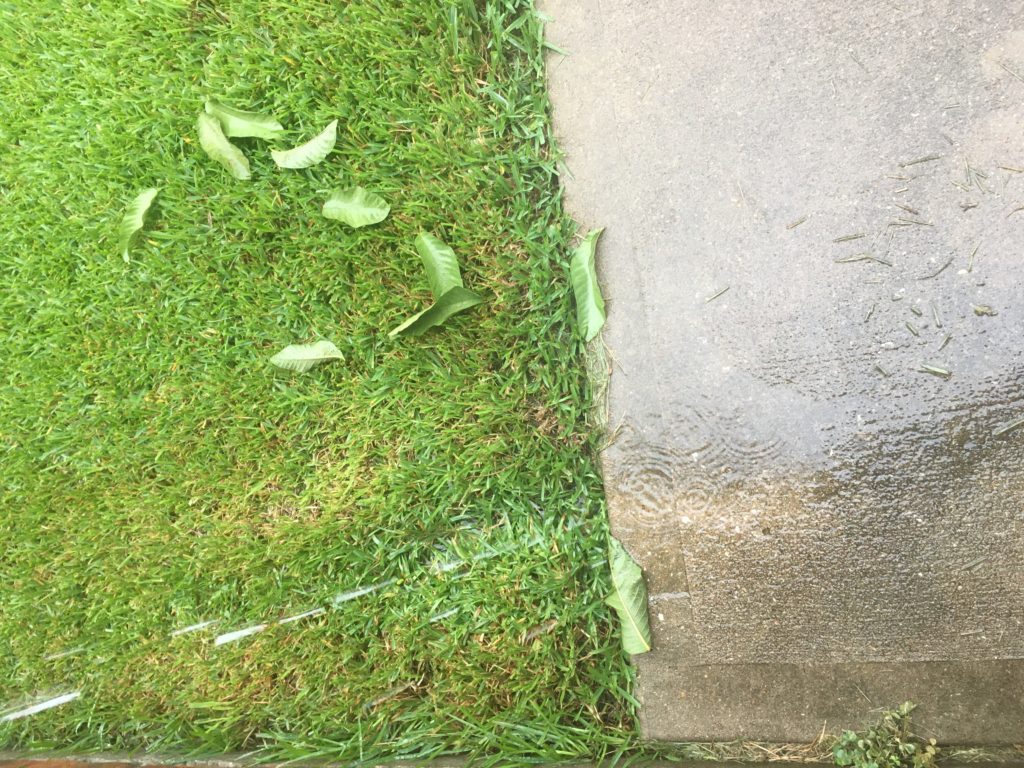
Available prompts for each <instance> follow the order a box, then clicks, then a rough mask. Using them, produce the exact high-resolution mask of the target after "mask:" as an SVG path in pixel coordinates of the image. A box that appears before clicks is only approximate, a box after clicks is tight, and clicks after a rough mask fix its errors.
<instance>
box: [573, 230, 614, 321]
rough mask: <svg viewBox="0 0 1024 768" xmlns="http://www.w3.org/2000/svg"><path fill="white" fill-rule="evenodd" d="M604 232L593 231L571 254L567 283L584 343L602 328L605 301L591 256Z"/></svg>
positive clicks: (592, 256)
mask: <svg viewBox="0 0 1024 768" xmlns="http://www.w3.org/2000/svg"><path fill="white" fill-rule="evenodd" d="M602 232H604V229H603V228H602V229H595V230H594V231H592V232H591V233H590V234H588V235H587V236H586V237H585V238H583V242H581V243H580V244H579V245H578V246H577V247H576V250H575V251H574V252H573V254H572V260H571V261H570V263H569V280H570V282H571V283H572V291H573V293H574V294H575V295H576V325H577V327H578V328H579V330H580V333H581V334H582V336H583V339H584V341H590V340H591V339H593V338H594V337H595V336H597V334H598V333H599V332H600V330H601V327H602V326H603V325H604V318H605V315H604V298H603V297H602V296H601V286H600V285H598V282H597V269H596V268H595V267H594V255H595V253H596V251H597V239H598V238H599V237H601V233H602Z"/></svg>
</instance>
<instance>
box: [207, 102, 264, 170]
mask: <svg viewBox="0 0 1024 768" xmlns="http://www.w3.org/2000/svg"><path fill="white" fill-rule="evenodd" d="M197 126H198V128H199V146H201V147H202V148H203V151H204V152H205V153H206V154H207V155H209V156H210V159H211V160H216V161H217V162H218V163H220V164H221V165H223V166H224V167H225V168H227V169H228V173H230V174H231V175H232V176H234V177H235V178H236V179H239V180H240V181H246V180H247V179H250V178H252V173H251V172H250V171H249V160H248V159H247V158H246V156H245V155H243V154H242V150H240V149H239V148H238V147H236V146H235V145H234V144H232V143H231V142H230V141H228V139H227V137H226V136H225V135H224V131H223V130H221V127H220V121H219V120H217V118H215V117H213V116H212V115H208V114H206V113H205V112H202V113H200V115H199V120H198V123H197Z"/></svg>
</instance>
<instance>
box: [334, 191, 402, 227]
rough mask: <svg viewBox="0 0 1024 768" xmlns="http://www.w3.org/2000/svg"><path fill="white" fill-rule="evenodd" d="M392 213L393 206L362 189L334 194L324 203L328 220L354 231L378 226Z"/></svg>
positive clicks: (378, 196)
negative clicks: (337, 222) (342, 224)
mask: <svg viewBox="0 0 1024 768" xmlns="http://www.w3.org/2000/svg"><path fill="white" fill-rule="evenodd" d="M389 213H391V206H390V205H388V204H387V202H386V201H385V200H384V198H383V197H381V196H380V195H375V194H374V193H373V192H368V191H367V190H365V189H363V188H362V187H352V188H351V189H343V190H339V191H337V192H332V193H331V196H330V197H329V198H327V202H325V203H324V209H323V214H324V216H325V217H326V218H328V219H334V220H335V221H341V222H343V223H345V224H348V225H349V226H350V227H352V228H353V229H359V228H360V227H368V226H370V225H371V224H378V223H380V222H382V221H384V219H386V218H387V217H388V214H389Z"/></svg>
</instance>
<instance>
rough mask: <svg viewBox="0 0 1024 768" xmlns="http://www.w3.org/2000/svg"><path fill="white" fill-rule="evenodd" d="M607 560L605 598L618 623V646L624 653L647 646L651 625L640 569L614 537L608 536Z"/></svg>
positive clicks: (648, 647) (636, 652)
mask: <svg viewBox="0 0 1024 768" xmlns="http://www.w3.org/2000/svg"><path fill="white" fill-rule="evenodd" d="M608 564H609V565H610V566H611V571H612V592H611V594H610V595H608V597H607V598H606V599H605V602H606V603H607V604H608V605H610V606H611V607H612V608H614V609H615V612H616V613H617V614H618V616H619V623H620V624H621V625H622V648H623V650H624V651H625V652H626V653H630V654H638V653H647V651H649V650H651V625H650V623H649V621H648V618H647V586H646V585H645V584H644V575H643V571H641V570H640V566H639V565H637V564H636V561H634V560H633V558H632V557H630V555H629V552H627V551H626V549H625V547H623V546H622V544H620V543H619V542H618V540H617V539H613V538H611V537H609V539H608Z"/></svg>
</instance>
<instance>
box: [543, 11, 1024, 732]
mask: <svg viewBox="0 0 1024 768" xmlns="http://www.w3.org/2000/svg"><path fill="white" fill-rule="evenodd" d="M544 5H545V8H544V10H545V12H546V13H547V14H548V15H549V16H550V17H551V19H552V21H551V23H550V24H549V27H548V37H549V39H550V40H551V42H552V43H553V44H554V45H555V46H557V47H559V48H560V49H564V50H565V51H567V53H568V55H567V56H562V55H560V54H557V55H552V57H551V60H550V62H549V72H550V77H551V88H552V96H553V99H554V104H555V123H556V130H557V133H558V135H559V138H560V140H561V144H562V148H563V150H565V152H566V154H567V157H566V170H565V174H564V177H563V181H564V184H565V188H566V194H567V200H568V203H569V206H570V209H571V211H572V212H573V214H574V215H575V216H576V217H577V219H578V220H579V221H580V222H581V224H582V225H583V227H584V228H590V227H597V226H604V227H606V228H607V229H606V232H605V235H604V237H603V239H602V243H601V246H600V248H599V254H598V262H599V272H600V274H601V278H602V282H603V284H604V287H605V296H606V299H607V301H608V310H609V318H608V324H607V328H606V332H605V342H606V343H607V345H608V347H609V349H610V359H611V365H610V369H611V382H610V388H609V409H610V413H609V414H608V424H609V428H610V431H612V437H613V439H612V440H611V444H610V445H609V447H608V448H607V450H606V451H605V454H604V469H605V479H606V486H607V493H608V497H609V505H610V514H611V518H612V525H613V529H614V531H615V533H616V535H617V536H618V537H619V538H620V539H621V540H622V541H623V542H624V544H625V545H626V547H627V548H628V549H629V550H630V552H631V553H632V554H633V555H634V557H635V558H636V559H637V560H638V562H639V563H640V564H641V565H642V566H643V568H644V570H645V576H646V578H647V581H648V589H649V593H650V608H651V624H652V629H653V633H654V646H655V647H654V650H653V651H652V652H651V653H650V654H647V655H645V656H642V657H637V659H636V663H637V665H638V670H639V696H640V699H641V701H642V704H643V706H642V710H641V720H642V722H643V726H644V730H645V733H646V734H647V735H649V736H651V737H653V738H658V739H666V740H682V739H705V738H713V739H731V738H739V737H744V738H759V739H774V740H784V741H801V740H809V739H813V738H814V737H816V736H817V735H818V734H819V733H820V732H821V731H822V728H823V727H824V728H826V729H827V730H829V731H836V730H838V729H840V728H844V727H854V726H860V725H862V724H863V723H864V722H865V721H866V720H870V718H871V714H870V713H871V712H873V711H875V710H877V709H879V708H881V707H888V706H894V705H896V704H899V703H900V702H901V701H903V700H905V699H913V700H915V701H916V702H918V703H919V704H920V708H919V710H918V712H917V717H916V720H915V722H916V723H917V724H918V729H919V730H920V731H921V732H922V733H923V734H925V735H933V736H935V737H936V738H938V739H939V740H942V741H951V740H954V741H967V742H988V743H999V742H1013V741H1018V742H1019V741H1024V703H1022V699H1021V697H1020V696H1019V695H1016V693H1015V692H1016V691H1019V690H1021V686H1022V683H1024V624H1022V622H1024V256H1022V254H1024V3H1022V2H1019V1H1011V2H1000V3H994V2H992V3H985V2H970V3H948V2H940V1H939V0H910V1H908V2H902V1H901V2H874V1H873V2H867V3H861V4H854V5H836V4H823V3H817V2H812V1H811V0H793V1H792V2H787V3H772V2H767V1H764V2H761V1H759V2H730V1H726V2H721V3H703V2H700V3H699V2H695V1H693V0H647V1H645V2H637V1H629V0H625V1H623V2H617V3H612V2H607V0H604V1H602V2H598V1H597V0H547V2H546V3H545V4H544Z"/></svg>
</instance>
